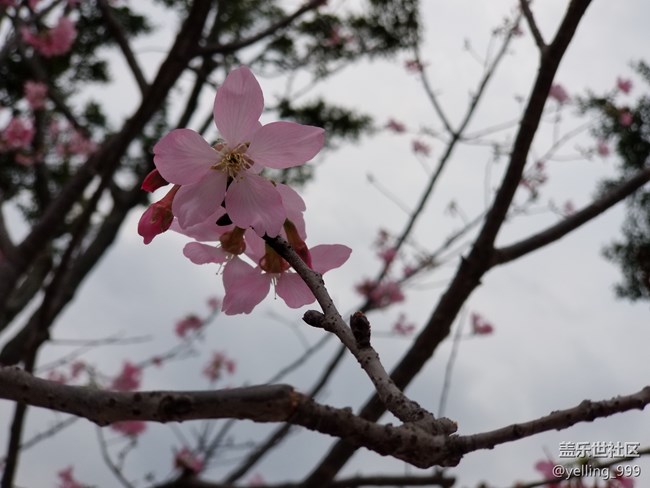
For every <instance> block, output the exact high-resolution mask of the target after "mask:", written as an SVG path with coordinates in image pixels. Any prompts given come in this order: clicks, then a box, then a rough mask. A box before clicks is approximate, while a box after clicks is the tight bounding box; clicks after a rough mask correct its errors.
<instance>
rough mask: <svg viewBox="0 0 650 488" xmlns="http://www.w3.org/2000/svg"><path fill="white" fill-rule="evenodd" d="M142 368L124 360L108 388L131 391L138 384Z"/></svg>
mask: <svg viewBox="0 0 650 488" xmlns="http://www.w3.org/2000/svg"><path fill="white" fill-rule="evenodd" d="M141 378H142V368H140V367H139V366H136V365H135V364H133V363H130V362H129V361H125V362H124V364H123V366H122V371H121V372H120V374H119V375H118V376H117V377H115V378H114V379H113V382H112V383H111V386H110V389H111V390H117V391H132V390H135V389H137V388H138V387H139V386H140V381H141Z"/></svg>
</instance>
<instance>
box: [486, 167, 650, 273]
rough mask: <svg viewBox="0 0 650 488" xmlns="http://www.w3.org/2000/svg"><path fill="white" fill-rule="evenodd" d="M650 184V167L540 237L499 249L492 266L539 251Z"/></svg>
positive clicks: (545, 231)
mask: <svg viewBox="0 0 650 488" xmlns="http://www.w3.org/2000/svg"><path fill="white" fill-rule="evenodd" d="M648 181H650V168H646V169H644V170H643V171H640V172H639V173H637V174H636V175H634V176H633V177H632V178H630V179H628V180H626V181H624V182H622V183H620V184H619V185H617V186H616V187H614V188H612V189H611V190H609V191H608V192H607V193H606V194H605V195H604V196H603V197H601V198H599V199H598V200H596V201H594V202H592V203H591V204H590V205H587V206H586V207H585V208H583V209H582V210H580V211H579V212H576V213H574V214H572V215H570V216H568V217H566V218H564V219H563V220H562V221H560V222H558V223H557V224H555V225H553V226H551V227H549V228H548V229H545V230H543V231H541V232H538V233H537V234H535V235H532V236H530V237H528V238H526V239H523V240H521V241H519V242H517V243H515V244H511V245H509V246H506V247H503V248H501V249H496V250H495V251H494V255H493V257H492V265H493V266H495V265H499V264H504V263H507V262H509V261H513V260H515V259H517V258H520V257H521V256H524V255H526V254H528V253H530V252H533V251H536V250H537V249H540V248H542V247H544V246H546V245H548V244H550V243H551V242H555V241H557V240H558V239H561V238H562V237H564V236H565V235H567V234H568V233H570V232H571V231H573V230H575V229H577V228H578V227H580V226H581V225H584V224H586V223H587V222H589V221H591V220H592V219H594V218H595V217H597V216H598V215H600V214H601V213H603V212H605V211H606V210H608V209H610V208H611V207H613V206H614V205H616V204H617V203H618V202H620V201H621V200H623V199H624V198H626V197H628V196H630V195H631V194H633V193H634V192H635V191H637V190H638V189H639V188H641V187H642V186H643V185H645V184H646V183H647V182H648Z"/></svg>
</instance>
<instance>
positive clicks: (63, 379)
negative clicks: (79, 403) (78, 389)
mask: <svg viewBox="0 0 650 488" xmlns="http://www.w3.org/2000/svg"><path fill="white" fill-rule="evenodd" d="M47 379H48V380H49V381H54V382H55V383H61V384H62V385H65V384H66V383H67V382H68V377H67V376H66V375H65V374H63V373H61V372H60V371H56V370H52V371H50V372H49V373H47Z"/></svg>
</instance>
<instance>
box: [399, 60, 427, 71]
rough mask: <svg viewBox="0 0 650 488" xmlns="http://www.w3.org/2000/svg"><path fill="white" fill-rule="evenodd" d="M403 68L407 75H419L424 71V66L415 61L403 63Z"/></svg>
mask: <svg viewBox="0 0 650 488" xmlns="http://www.w3.org/2000/svg"><path fill="white" fill-rule="evenodd" d="M404 67H405V68H406V71H408V72H409V73H419V72H420V71H422V70H423V69H424V65H423V64H422V63H420V62H419V61H418V60H416V59H409V60H407V61H404Z"/></svg>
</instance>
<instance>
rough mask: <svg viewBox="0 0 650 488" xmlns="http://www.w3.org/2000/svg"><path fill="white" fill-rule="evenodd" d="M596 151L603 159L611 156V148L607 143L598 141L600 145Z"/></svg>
mask: <svg viewBox="0 0 650 488" xmlns="http://www.w3.org/2000/svg"><path fill="white" fill-rule="evenodd" d="M596 151H597V152H598V155H599V156H602V157H607V156H609V146H608V145H607V143H606V142H605V141H598V145H597V146H596Z"/></svg>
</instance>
